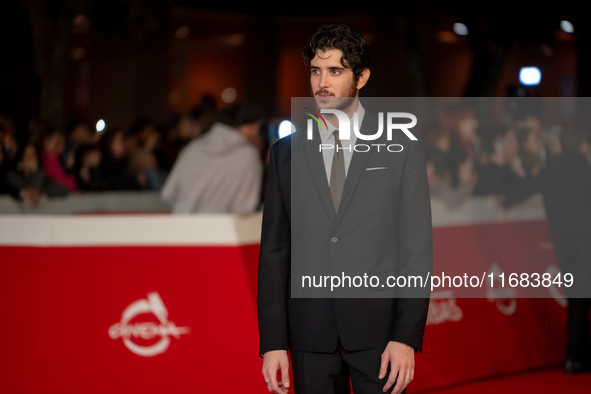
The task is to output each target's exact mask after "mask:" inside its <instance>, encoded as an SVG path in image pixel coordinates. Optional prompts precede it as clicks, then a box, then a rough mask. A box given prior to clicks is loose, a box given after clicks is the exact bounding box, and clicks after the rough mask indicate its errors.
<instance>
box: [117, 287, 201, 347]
mask: <svg viewBox="0 0 591 394" xmlns="http://www.w3.org/2000/svg"><path fill="white" fill-rule="evenodd" d="M149 313H151V314H153V315H154V316H155V317H156V319H158V323H157V322H136V323H130V321H131V320H132V319H134V318H135V317H136V316H139V315H141V314H149ZM189 332H190V328H189V327H177V326H176V325H175V324H174V323H173V322H171V321H169V320H168V310H167V309H166V307H165V306H164V303H163V302H162V299H161V298H160V295H159V294H158V293H157V292H153V293H148V297H147V299H140V300H137V301H135V302H132V303H131V304H130V305H129V306H128V307H127V308H125V310H124V311H123V313H122V314H121V321H120V322H119V323H115V324H113V325H112V326H111V327H110V328H109V336H110V337H111V339H117V338H119V337H121V338H122V339H123V344H124V345H125V347H127V348H128V349H129V350H130V351H131V352H132V353H135V354H137V355H138V356H143V357H152V356H156V355H158V354H161V353H164V352H165V351H166V349H168V346H170V337H171V336H172V337H174V338H176V339H180V335H181V334H188V333H189ZM156 337H160V340H159V341H158V342H156V343H154V344H152V345H149V346H144V345H140V344H138V343H135V342H134V341H132V338H134V339H136V340H137V339H142V340H145V341H149V340H151V339H153V338H156Z"/></svg>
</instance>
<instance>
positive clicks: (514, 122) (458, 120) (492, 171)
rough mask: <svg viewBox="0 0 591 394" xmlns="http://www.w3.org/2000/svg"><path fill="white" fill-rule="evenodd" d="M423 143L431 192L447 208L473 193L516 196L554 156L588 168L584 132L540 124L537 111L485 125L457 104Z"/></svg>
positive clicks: (446, 111) (590, 160)
mask: <svg viewBox="0 0 591 394" xmlns="http://www.w3.org/2000/svg"><path fill="white" fill-rule="evenodd" d="M423 141H424V144H425V155H426V160H427V175H428V179H429V188H430V191H431V194H432V196H436V197H438V198H440V199H442V200H443V201H444V203H445V204H446V205H447V206H448V207H449V208H451V209H453V208H456V207H458V206H460V205H461V204H462V202H463V201H464V200H466V199H467V198H468V197H470V196H474V195H477V196H483V195H495V196H499V197H501V196H502V197H504V196H506V195H513V194H515V193H519V192H520V191H521V190H523V189H524V187H525V185H527V184H530V183H532V182H533V181H534V180H535V179H537V178H538V176H539V174H540V172H541V171H542V170H543V169H544V168H545V167H546V166H547V164H548V162H549V160H552V158H553V157H557V156H569V157H572V156H573V155H574V157H576V158H579V159H580V160H578V161H577V160H576V159H575V161H574V162H576V163H577V167H576V168H579V169H584V168H583V167H588V166H589V165H591V149H590V148H591V144H590V140H589V136H588V135H587V134H585V133H584V132H579V131H575V130H567V129H565V128H563V127H561V126H558V125H544V124H543V122H542V121H541V116H540V114H536V113H535V112H527V111H522V112H521V113H520V114H516V115H514V116H510V117H509V118H508V119H507V120H506V121H505V122H504V123H503V124H502V125H500V126H499V125H497V126H494V127H483V126H482V125H481V122H479V120H478V119H477V117H476V115H475V111H474V109H473V108H472V107H470V106H468V105H466V104H463V103H461V102H460V103H456V104H453V105H450V106H448V107H447V108H444V109H443V110H442V111H441V114H440V115H439V116H438V117H437V120H436V121H434V122H433V124H432V125H430V126H429V127H428V128H427V129H426V130H425V131H424V133H423ZM576 168H571V169H570V171H573V170H576ZM566 170H567V171H569V169H566Z"/></svg>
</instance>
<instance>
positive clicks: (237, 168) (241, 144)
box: [161, 103, 263, 214]
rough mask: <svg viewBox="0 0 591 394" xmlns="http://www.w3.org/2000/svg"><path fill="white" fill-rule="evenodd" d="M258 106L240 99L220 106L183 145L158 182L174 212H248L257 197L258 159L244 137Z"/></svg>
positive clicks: (254, 129)
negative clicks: (208, 122) (201, 131)
mask: <svg viewBox="0 0 591 394" xmlns="http://www.w3.org/2000/svg"><path fill="white" fill-rule="evenodd" d="M261 124H262V112H260V111H259V110H258V109H255V108H253V107H251V106H249V105H247V104H246V103H238V104H234V105H231V106H229V107H227V108H225V109H224V110H223V111H222V112H220V114H219V115H218V121H217V122H216V123H214V124H213V125H212V127H211V129H210V130H209V131H208V132H207V134H205V135H204V136H202V137H200V138H197V139H195V140H193V141H192V142H191V143H190V144H189V145H187V146H186V147H185V149H183V151H182V152H181V153H180V155H179V158H178V160H177V162H176V163H175V165H174V166H173V168H172V171H171V173H170V175H169V177H168V179H167V180H166V183H165V184H164V187H163V188H162V193H161V196H162V199H163V200H164V201H166V202H168V203H169V204H170V205H172V207H173V212H175V213H194V212H220V213H222V212H225V213H234V214H247V213H251V212H253V211H254V210H255V209H256V208H257V206H258V204H259V199H260V190H261V183H262V175H263V174H262V173H263V168H262V160H261V157H260V154H259V151H258V150H257V148H255V146H254V144H253V142H252V141H251V140H250V139H249V138H250V137H252V136H253V135H256V134H257V133H258V130H259V128H260V127H261Z"/></svg>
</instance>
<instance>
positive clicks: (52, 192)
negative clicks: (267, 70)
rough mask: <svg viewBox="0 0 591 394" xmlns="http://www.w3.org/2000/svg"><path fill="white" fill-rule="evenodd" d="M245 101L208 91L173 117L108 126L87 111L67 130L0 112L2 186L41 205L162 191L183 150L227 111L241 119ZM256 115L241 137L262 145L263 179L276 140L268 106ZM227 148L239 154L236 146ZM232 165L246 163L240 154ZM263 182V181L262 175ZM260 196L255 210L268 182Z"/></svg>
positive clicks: (254, 148)
mask: <svg viewBox="0 0 591 394" xmlns="http://www.w3.org/2000/svg"><path fill="white" fill-rule="evenodd" d="M244 106H245V105H244V104H243V103H238V104H235V105H234V106H230V108H229V110H228V108H226V109H225V110H223V111H217V109H216V107H215V102H214V101H213V99H211V98H210V97H204V98H203V99H202V101H201V103H200V104H199V105H198V106H196V107H195V108H193V109H191V110H190V111H187V112H186V113H184V114H181V115H178V116H172V115H171V116H169V117H167V118H166V120H167V122H166V123H159V122H157V121H155V120H153V119H150V118H138V119H136V120H135V121H134V122H133V123H132V124H131V125H129V127H127V128H116V127H107V128H106V129H104V130H102V131H100V132H98V131H96V128H95V127H94V126H93V125H90V124H89V123H88V122H86V121H84V120H79V119H75V120H72V121H71V122H70V123H68V125H67V127H66V128H65V130H59V129H57V128H55V127H52V126H51V125H49V124H45V123H42V122H39V121H38V120H36V119H32V120H31V121H29V123H28V125H27V126H26V128H23V129H22V130H19V129H17V128H16V126H15V122H14V121H13V120H12V119H10V118H8V117H6V116H3V115H2V114H1V113H0V194H8V195H11V196H12V197H14V198H15V199H17V200H19V201H23V202H24V203H26V204H28V205H29V206H30V207H33V208H34V207H36V206H37V205H38V204H39V197H40V196H41V195H47V196H48V197H56V196H65V195H67V194H69V193H84V192H102V191H129V190H152V191H160V190H162V189H163V187H164V185H165V182H166V180H167V178H169V177H168V175H169V174H170V173H171V171H173V167H174V165H175V162H176V161H177V157H178V156H179V153H180V152H181V151H182V150H183V149H184V148H185V147H186V146H187V145H189V144H190V143H191V142H192V141H194V140H196V139H199V140H203V141H206V140H208V139H211V138H206V136H207V134H208V133H209V131H210V130H211V129H212V126H213V125H214V124H216V122H218V120H219V117H220V116H222V117H223V116H225V120H224V121H225V122H226V123H232V122H233V121H234V119H229V118H228V112H229V111H230V112H231V110H232V108H243V107H244ZM256 116H257V117H260V119H257V122H258V123H257V124H258V127H257V128H256V130H253V129H252V127H251V128H250V129H249V130H248V131H247V132H246V133H245V134H244V135H243V134H240V133H239V134H240V137H239V138H241V140H240V141H244V142H249V147H250V148H249V149H250V152H256V157H258V160H259V162H258V163H256V164H257V168H260V169H261V171H260V173H257V177H260V178H261V179H262V176H263V173H262V163H263V159H264V156H265V149H266V145H268V142H267V141H266V139H265V135H264V134H265V133H263V132H262V131H261V130H262V127H261V126H262V124H263V119H262V114H261V113H260V112H257V113H256ZM233 125H234V126H235V127H236V128H239V126H240V125H237V124H233ZM236 131H237V132H239V130H236ZM224 154H227V157H231V156H232V155H233V154H235V153H234V152H230V151H228V152H224ZM203 165H204V166H207V165H208V163H204V164H203ZM232 165H233V166H235V167H237V168H240V165H237V164H236V163H235V162H234V163H233V164H232ZM213 170H214V169H213V168H212V171H213ZM257 187H258V188H259V189H260V188H261V182H260V181H259V182H258V183H257ZM256 196H257V198H256V203H253V204H252V205H253V207H252V208H251V209H253V210H254V209H256V208H257V207H258V206H259V205H260V203H261V196H262V192H261V190H257V191H256ZM194 198H197V197H194ZM251 200H252V198H251ZM170 202H171V204H174V203H175V202H174V201H170Z"/></svg>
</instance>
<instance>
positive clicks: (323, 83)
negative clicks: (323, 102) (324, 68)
mask: <svg viewBox="0 0 591 394" xmlns="http://www.w3.org/2000/svg"><path fill="white" fill-rule="evenodd" d="M318 86H320V87H321V88H322V89H326V88H328V87H330V83H329V81H328V75H327V74H326V73H322V74H321V75H320V81H319V84H318Z"/></svg>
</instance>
